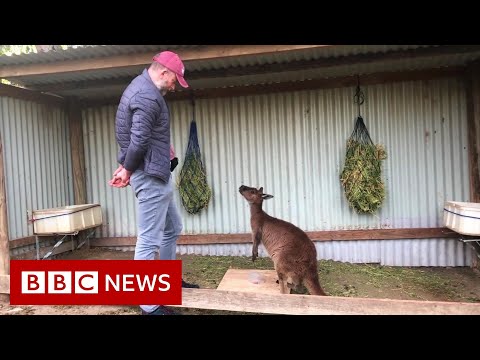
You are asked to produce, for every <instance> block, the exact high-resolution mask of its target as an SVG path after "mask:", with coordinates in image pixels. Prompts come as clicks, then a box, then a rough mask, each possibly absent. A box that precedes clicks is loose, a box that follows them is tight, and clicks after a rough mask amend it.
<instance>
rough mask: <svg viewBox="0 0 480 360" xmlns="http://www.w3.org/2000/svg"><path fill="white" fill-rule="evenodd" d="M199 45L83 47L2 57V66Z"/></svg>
mask: <svg viewBox="0 0 480 360" xmlns="http://www.w3.org/2000/svg"><path fill="white" fill-rule="evenodd" d="M198 46H199V45H82V46H80V47H77V48H68V49H66V50H62V51H55V50H52V51H48V52H38V53H30V54H20V55H16V54H13V55H11V56H0V66H4V65H27V64H45V63H51V62H57V61H66V60H82V59H89V58H92V59H96V58H101V57H105V56H112V55H126V54H134V53H140V52H149V51H151V52H152V53H155V52H158V51H162V50H166V49H179V48H190V47H193V48H194V47H198Z"/></svg>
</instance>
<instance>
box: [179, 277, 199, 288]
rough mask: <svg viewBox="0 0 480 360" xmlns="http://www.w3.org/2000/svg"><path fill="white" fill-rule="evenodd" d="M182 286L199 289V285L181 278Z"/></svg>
mask: <svg viewBox="0 0 480 360" xmlns="http://www.w3.org/2000/svg"><path fill="white" fill-rule="evenodd" d="M182 288H189V289H200V286H198V285H197V284H190V283H187V282H185V281H183V279H182Z"/></svg>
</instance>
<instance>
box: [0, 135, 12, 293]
mask: <svg viewBox="0 0 480 360" xmlns="http://www.w3.org/2000/svg"><path fill="white" fill-rule="evenodd" d="M7 275H10V246H9V239H8V214H7V192H6V191H5V172H4V165H3V143H2V134H1V133H0V278H3V279H1V280H0V283H3V282H4V281H3V280H5V279H7ZM0 287H1V286H0ZM9 300H10V296H9V295H6V294H4V293H2V292H0V301H2V302H3V301H7V302H8V301H9Z"/></svg>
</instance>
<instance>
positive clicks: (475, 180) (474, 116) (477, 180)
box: [466, 61, 480, 268]
mask: <svg viewBox="0 0 480 360" xmlns="http://www.w3.org/2000/svg"><path fill="white" fill-rule="evenodd" d="M466 77H467V78H466V82H467V133H468V162H469V167H468V168H469V170H470V201H471V202H480V170H479V169H480V166H479V156H478V154H479V152H480V147H479V146H480V142H479V137H480V62H479V61H475V62H473V63H471V64H469V66H468V68H467V72H466ZM473 249H474V251H473V255H472V267H475V268H476V267H478V255H477V254H480V253H479V252H478V247H475V246H474V247H473Z"/></svg>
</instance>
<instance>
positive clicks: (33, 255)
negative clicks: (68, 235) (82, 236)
mask: <svg viewBox="0 0 480 360" xmlns="http://www.w3.org/2000/svg"><path fill="white" fill-rule="evenodd" d="M75 245H76V242H74V244H73V246H74V247H75ZM52 248H53V245H52V246H47V247H42V248H40V250H39V254H40V259H42V258H43V257H44V256H45V255H46V254H47V253H48V252H49V251H51V250H52ZM67 251H72V243H71V241H70V240H65V242H63V243H62V244H61V245H60V246H59V247H57V248H56V249H55V250H54V251H53V253H52V255H50V256H54V255H58V254H61V253H64V252H67ZM36 259H37V250H36V249H33V250H30V251H27V252H25V253H23V254H19V255H16V256H15V260H36ZM49 259H50V257H49Z"/></svg>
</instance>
